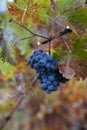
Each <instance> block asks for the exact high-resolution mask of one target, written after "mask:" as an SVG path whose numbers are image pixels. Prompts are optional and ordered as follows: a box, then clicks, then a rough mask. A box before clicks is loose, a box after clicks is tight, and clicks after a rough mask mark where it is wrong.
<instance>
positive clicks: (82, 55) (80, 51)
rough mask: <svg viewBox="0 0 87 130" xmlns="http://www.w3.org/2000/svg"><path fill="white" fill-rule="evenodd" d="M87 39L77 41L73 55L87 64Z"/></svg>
mask: <svg viewBox="0 0 87 130" xmlns="http://www.w3.org/2000/svg"><path fill="white" fill-rule="evenodd" d="M86 46H87V39H77V40H76V41H75V43H74V44H73V51H72V53H73V54H74V55H75V56H77V57H78V58H79V59H81V60H84V62H87V48H86Z"/></svg>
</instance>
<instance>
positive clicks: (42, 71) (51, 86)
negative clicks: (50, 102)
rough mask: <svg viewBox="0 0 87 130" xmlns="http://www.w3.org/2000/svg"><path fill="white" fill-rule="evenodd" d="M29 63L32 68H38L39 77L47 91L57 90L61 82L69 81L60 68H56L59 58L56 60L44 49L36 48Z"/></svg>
mask: <svg viewBox="0 0 87 130" xmlns="http://www.w3.org/2000/svg"><path fill="white" fill-rule="evenodd" d="M28 63H29V64H30V66H31V68H33V69H35V70H36V74H37V78H38V79H39V80H40V83H41V84H42V86H41V88H42V89H43V90H45V91H46V93H50V92H52V91H56V90H57V89H58V85H59V84H60V82H61V83H65V82H66V81H67V79H66V78H65V77H63V76H62V74H61V73H60V72H59V70H56V66H57V64H58V63H59V60H56V59H55V58H54V57H53V56H52V55H48V54H47V53H45V52H44V51H42V50H34V52H33V54H32V55H31V56H30V57H29V59H28Z"/></svg>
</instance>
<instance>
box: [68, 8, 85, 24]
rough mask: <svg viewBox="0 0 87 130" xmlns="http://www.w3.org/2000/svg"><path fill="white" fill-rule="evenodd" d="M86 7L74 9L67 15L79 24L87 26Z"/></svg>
mask: <svg viewBox="0 0 87 130" xmlns="http://www.w3.org/2000/svg"><path fill="white" fill-rule="evenodd" d="M86 12H87V7H81V8H79V9H78V10H75V11H74V12H73V14H72V15H70V16H69V19H70V20H72V21H74V22H77V23H79V24H81V25H82V26H85V27H87V13H86Z"/></svg>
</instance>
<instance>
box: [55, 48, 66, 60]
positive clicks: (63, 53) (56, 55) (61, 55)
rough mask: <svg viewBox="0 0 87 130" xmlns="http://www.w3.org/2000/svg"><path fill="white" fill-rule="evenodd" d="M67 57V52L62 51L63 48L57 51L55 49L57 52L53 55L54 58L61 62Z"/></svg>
mask: <svg viewBox="0 0 87 130" xmlns="http://www.w3.org/2000/svg"><path fill="white" fill-rule="evenodd" d="M66 55H67V51H66V50H64V49H62V47H59V48H57V49H55V52H54V53H53V56H54V57H55V58H56V59H58V60H61V59H62V58H64V57H65V56H66Z"/></svg>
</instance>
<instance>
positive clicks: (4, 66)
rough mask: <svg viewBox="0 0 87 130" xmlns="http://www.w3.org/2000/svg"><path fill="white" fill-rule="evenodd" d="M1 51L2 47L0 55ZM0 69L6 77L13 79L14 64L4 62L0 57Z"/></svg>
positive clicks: (0, 51)
mask: <svg viewBox="0 0 87 130" xmlns="http://www.w3.org/2000/svg"><path fill="white" fill-rule="evenodd" d="M1 53H2V49H0V55H1ZM0 71H1V73H2V74H3V76H6V79H9V78H11V79H13V80H14V66H13V65H11V64H10V63H9V62H6V61H5V62H4V61H3V60H2V58H0Z"/></svg>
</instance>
